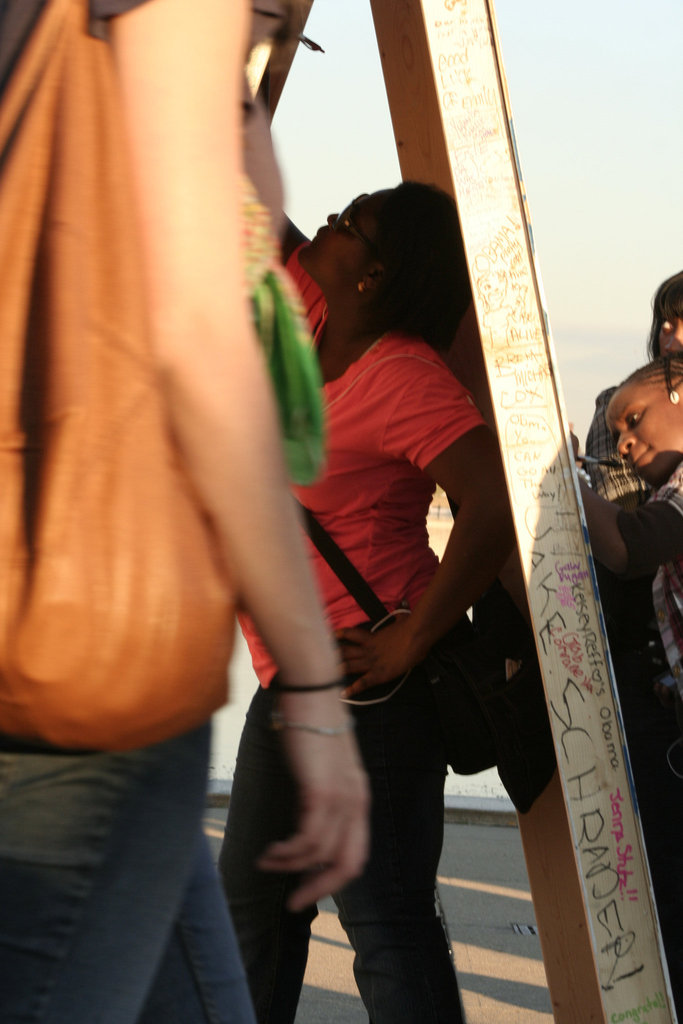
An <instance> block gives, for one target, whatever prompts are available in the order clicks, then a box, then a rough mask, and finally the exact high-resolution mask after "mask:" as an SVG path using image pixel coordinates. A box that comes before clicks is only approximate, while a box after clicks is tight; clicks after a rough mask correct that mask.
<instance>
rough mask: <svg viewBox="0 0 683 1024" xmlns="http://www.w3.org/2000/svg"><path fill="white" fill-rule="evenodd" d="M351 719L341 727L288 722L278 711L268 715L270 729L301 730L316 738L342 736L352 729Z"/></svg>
mask: <svg viewBox="0 0 683 1024" xmlns="http://www.w3.org/2000/svg"><path fill="white" fill-rule="evenodd" d="M353 726H354V721H353V718H351V717H349V718H347V719H346V721H345V722H342V724H341V725H309V723H308V722H290V721H289V719H287V718H285V716H284V715H283V714H281V712H279V711H272V712H271V715H270V727H271V729H301V730H302V731H303V732H313V733H315V734H316V735H317V736H343V734H344V733H345V732H350V731H351V729H353Z"/></svg>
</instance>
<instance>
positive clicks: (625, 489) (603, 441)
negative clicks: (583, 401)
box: [584, 388, 650, 512]
mask: <svg viewBox="0 0 683 1024" xmlns="http://www.w3.org/2000/svg"><path fill="white" fill-rule="evenodd" d="M616 390H617V389H616V388H608V389H607V390H606V391H601V392H600V394H599V395H598V397H597V398H596V399H595V414H594V415H593V422H592V423H591V425H590V429H589V431H588V437H587V438H586V455H592V456H593V458H596V459H618V458H619V452H618V451H617V447H616V445H615V443H614V440H613V438H612V435H611V434H610V432H609V430H608V429H607V422H606V420H605V412H606V411H607V406H608V405H609V400H610V398H611V397H612V395H613V394H614V392H615V391H616ZM584 469H585V471H586V473H587V474H588V479H589V480H590V482H591V487H592V488H593V490H594V491H595V492H596V494H599V495H600V496H601V497H602V498H606V499H607V501H614V502H616V503H617V504H618V505H620V506H621V507H622V508H623V509H625V510H626V511H627V512H632V511H633V510H634V509H636V508H637V507H638V505H642V503H643V502H644V501H647V499H648V497H649V496H650V489H649V487H648V486H647V484H646V483H644V482H643V481H642V480H641V479H640V477H639V476H637V475H636V474H635V473H634V472H633V470H632V469H630V468H629V467H628V466H627V465H626V463H625V462H624V463H622V464H621V465H620V466H596V465H595V464H594V463H586V464H585V466H584Z"/></svg>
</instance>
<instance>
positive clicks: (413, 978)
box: [219, 675, 463, 1024]
mask: <svg viewBox="0 0 683 1024" xmlns="http://www.w3.org/2000/svg"><path fill="white" fill-rule="evenodd" d="M271 701H272V698H271V695H270V693H269V692H268V691H267V690H260V691H259V692H258V693H257V694H256V696H255V697H254V699H253V701H252V704H251V707H250V709H249V712H248V714H247V721H246V725H245V728H244V732H243V734H242V739H241V742H240V747H239V752H238V756H237V765H236V769H235V777H234V782H233V788H232V794H231V798H230V810H229V814H228V821H227V825H226V832H225V839H224V841H223V848H222V850H221V855H220V859H219V867H220V870H221V874H222V876H223V884H224V886H225V890H226V893H227V896H228V902H229V905H230V911H231V914H232V917H233V921H234V923H235V930H236V931H237V936H238V939H239V942H240V948H241V951H242V958H243V960H244V964H245V967H246V970H247V975H248V977H249V984H250V988H251V992H252V998H253V1000H254V1006H255V1009H256V1016H257V1019H258V1021H259V1024H291V1022H292V1021H293V1020H294V1018H295V1015H296V1006H297V1002H298V999H299V994H300V991H301V986H302V983H303V976H304V971H305V966H306V959H307V955H308V943H309V937H310V926H311V922H312V921H313V919H314V918H315V915H316V910H315V908H312V909H310V910H308V911H305V912H303V913H297V914H293V913H291V912H290V911H288V910H287V909H286V907H285V905H284V904H285V900H286V898H287V895H288V893H289V892H290V891H291V889H292V887H293V886H294V884H295V883H296V878H293V877H292V876H289V875H272V874H267V873H265V872H260V871H258V870H257V869H256V868H255V867H254V861H255V858H256V857H257V856H258V854H259V853H261V852H262V850H263V849H264V847H265V846H266V845H267V844H268V843H269V842H271V841H272V840H274V839H279V838H284V837H285V836H287V835H289V834H290V833H291V831H292V829H293V827H294V822H295V816H296V792H295V788H294V786H293V784H292V780H291V778H290V776H289V773H288V771H287V766H286V763H285V761H284V758H283V756H282V753H281V750H280V747H279V743H278V736H277V734H276V733H274V732H273V731H272V729H270V728H269V714H270V708H271ZM352 711H353V714H354V717H355V720H356V733H357V737H358V741H359V745H360V749H361V754H362V757H363V760H364V763H365V767H366V769H367V771H368V774H369V778H370V783H371V791H372V812H371V813H372V817H371V853H370V858H369V862H368V864H367V867H366V869H365V871H364V873H363V875H362V876H361V877H360V878H359V879H357V880H355V881H354V882H352V883H350V884H349V885H347V886H346V887H345V888H344V889H343V890H342V891H341V892H339V893H338V894H337V895H336V897H335V902H336V904H337V908H338V910H339V919H340V922H341V924H342V926H343V928H344V930H345V931H346V934H347V935H348V938H349V941H350V943H351V945H352V946H353V949H354V951H355V961H354V974H355V977H356V983H357V985H358V989H359V991H360V995H361V998H362V999H363V1002H364V1004H365V1007H366V1009H367V1011H368V1014H369V1017H370V1020H371V1021H372V1024H446V1022H447V1024H460V1022H462V1019H463V1018H462V1014H461V1009H460V997H459V992H458V985H457V980H456V977H455V972H454V969H453V965H452V961H451V959H450V951H449V949H448V945H447V942H446V939H445V935H444V931H443V927H442V925H441V921H440V919H439V917H438V915H437V913H436V909H435V902H434V892H435V885H436V872H437V868H438V863H439V857H440V855H441V846H442V842H443V786H444V778H445V774H446V759H445V754H444V751H443V745H442V742H441V739H440V736H439V732H438V725H437V719H436V708H435V705H434V699H433V696H432V693H431V689H430V687H429V684H428V683H427V682H426V680H424V679H423V678H422V677H420V676H419V675H418V676H417V677H416V678H415V679H414V680H411V681H409V682H408V683H406V684H405V685H404V686H403V688H402V689H401V690H399V692H398V693H397V694H396V695H395V696H394V697H393V698H392V699H391V700H390V701H388V702H387V703H384V704H378V705H374V706H366V707H353V708H352Z"/></svg>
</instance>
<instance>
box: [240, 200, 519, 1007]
mask: <svg viewBox="0 0 683 1024" xmlns="http://www.w3.org/2000/svg"><path fill="white" fill-rule="evenodd" d="M303 241H305V240H304V239H303V237H302V236H301V235H299V234H298V232H296V229H294V228H293V227H292V226H291V225H290V230H289V231H288V235H287V240H286V243H285V246H284V253H283V255H284V258H285V259H286V260H287V265H288V269H289V270H290V273H291V274H292V277H293V278H294V280H295V282H296V284H297V286H298V289H299V291H300V293H301V296H302V299H303V302H304V305H305V307H306V311H307V313H308V316H309V322H310V325H311V329H312V331H313V333H314V336H315V340H316V344H317V349H318V354H319V357H320V365H321V368H322V374H323V379H324V388H325V399H326V405H327V417H328V459H327V465H326V469H325V473H324V475H323V477H322V478H321V479H320V480H319V481H318V482H317V483H316V484H314V485H313V486H310V487H298V488H296V494H297V497H298V498H299V499H300V500H301V502H302V503H303V504H304V505H306V506H307V507H308V508H310V509H311V510H312V511H313V512H314V514H315V515H316V517H317V518H318V520H319V521H320V522H321V523H322V525H323V526H324V527H325V528H326V529H327V531H328V532H329V533H330V535H331V536H332V537H333V538H334V540H336V542H337V543H338V545H339V546H340V547H341V549H342V550H343V551H344V552H345V553H346V555H347V556H348V557H349V558H350V559H351V561H352V562H353V563H354V565H355V566H356V568H357V569H358V570H359V571H360V572H361V573H362V575H363V576H364V577H365V579H366V580H367V581H368V583H369V584H370V585H371V586H372V588H373V589H374V591H375V593H376V594H377V595H378V597H379V598H380V600H381V601H382V602H383V603H384V605H385V606H386V607H387V608H389V609H390V610H391V611H396V610H397V609H401V610H402V611H405V610H407V609H409V610H410V614H400V613H398V614H396V616H395V618H394V621H393V622H392V623H391V624H390V625H388V626H387V627H386V628H384V629H383V630H382V631H380V632H376V633H373V634H370V633H369V632H368V631H367V630H365V629H362V628H358V627H359V624H360V623H361V622H362V621H363V620H364V619H365V618H366V616H364V614H363V613H362V612H361V611H360V609H359V607H358V605H357V604H356V602H355V601H354V599H353V598H352V597H351V596H350V595H349V594H348V592H347V591H346V590H345V588H344V586H343V585H342V584H341V583H340V582H339V580H338V579H337V578H336V576H335V575H334V573H333V572H332V571H331V570H330V569H329V567H328V566H327V565H326V563H325V562H324V561H323V560H322V558H321V556H320V555H319V554H318V553H317V552H316V551H315V550H314V549H313V548H312V547H311V557H312V559H313V561H314V567H315V570H316V575H317V579H318V583H319V586H320V588H321V591H322V594H323V598H324V601H325V606H326V610H327V614H328V618H329V620H330V622H331V624H332V625H333V627H334V628H335V629H336V630H337V633H338V636H339V638H340V640H341V641H342V651H343V657H344V660H345V667H346V670H347V672H348V673H349V675H350V676H351V677H352V678H349V680H348V682H347V686H346V688H345V689H344V691H343V693H342V696H343V697H344V698H345V699H347V700H351V701H353V702H354V703H352V705H351V707H352V710H353V714H354V717H355V722H356V731H357V736H358V741H359V746H360V749H361V753H362V755H363V759H364V763H365V767H366V769H367V771H368V774H369V777H370V781H371V787H372V819H371V836H372V838H371V854H370V859H369V862H368V866H367V869H366V870H365V872H364V874H363V875H362V876H361V877H360V878H359V879H358V880H357V881H355V882H353V883H351V884H349V885H347V886H346V887H345V888H344V889H343V890H342V891H341V892H339V893H338V894H337V895H336V897H335V900H336V903H337V907H338V909H339V916H340V921H341V923H342V925H343V926H344V928H345V930H346V932H347V934H348V936H349V940H350V942H351V944H352V946H353V947H354V950H355V953H356V959H355V974H356V980H357V983H358V987H359V990H360V993H361V996H362V998H363V1001H364V1003H365V1005H366V1007H367V1009H368V1013H369V1016H370V1018H371V1020H372V1021H373V1024H432V1022H433V1024H441V1022H443V1024H445V1022H448V1024H453V1022H456V1024H457V1022H458V1021H461V1020H462V1015H461V1009H460V1000H459V993H458V985H457V981H456V977H455V973H454V970H453V967H452V962H451V959H450V955H449V949H448V945H447V943H446V941H445V938H444V932H443V928H442V926H441V923H440V920H439V918H438V916H437V914H436V911H435V907H434V887H435V883H436V870H437V866H438V861H439V856H440V852H441V844H442V839H443V785H444V778H445V774H446V756H445V753H444V747H443V741H442V738H441V734H440V729H439V721H438V716H437V711H436V707H435V704H434V699H433V694H432V692H431V689H430V685H429V682H428V679H427V678H426V676H425V674H424V673H423V672H422V671H421V669H420V662H421V661H422V659H423V658H424V657H425V655H426V654H427V652H428V651H429V650H430V648H431V647H432V646H433V644H434V643H435V642H436V641H437V640H439V639H440V638H442V637H443V636H444V635H445V634H446V633H447V632H448V631H449V630H450V629H451V628H452V627H454V626H455V624H456V623H457V622H458V621H459V620H460V619H461V618H462V616H463V615H464V614H465V613H466V611H467V609H468V608H469V607H470V606H471V605H472V603H473V602H474V601H475V600H476V599H477V598H478V597H479V596H480V595H481V594H482V593H483V591H484V590H485V589H487V587H488V586H489V585H490V584H491V583H492V582H493V580H494V579H495V577H496V576H497V575H498V572H499V571H500V569H501V567H502V565H503V563H504V561H505V560H506V558H507V556H508V555H509V553H510V550H511V548H512V544H513V534H512V524H511V520H510V516H509V509H508V502H507V496H506V488H505V483H504V479H503V472H502V467H501V462H500V456H499V451H498V446H497V442H496V440H495V437H494V436H493V434H492V433H491V431H490V430H489V428H488V427H487V426H485V425H484V422H483V420H482V418H481V416H480V414H479V412H478V411H477V409H476V408H475V406H474V403H473V401H472V398H471V396H470V395H469V393H468V392H467V391H466V390H465V388H464V387H463V386H462V385H461V384H460V383H459V382H458V381H457V380H456V378H455V377H454V376H453V374H452V373H451V371H450V370H449V369H448V368H447V366H446V365H445V363H444V362H443V360H442V359H441V357H440V356H439V355H438V352H437V350H438V349H443V348H446V347H447V346H449V345H450V344H451V342H452V341H453V338H454V336H455V334H456V330H457V328H458V325H459V323H460V321H461V319H462V317H463V315H464V313H465V311H466V309H467V307H468V306H469V303H470V298H471V297H470V288H469V281H468V276H467V268H466V264H465V258H464V253H463V249H462V241H461V237H460V230H459V225H458V219H457V214H456V211H455V206H454V204H453V202H452V201H451V199H450V198H449V197H448V196H446V195H445V194H444V193H442V192H441V191H439V190H437V189H435V188H432V187H429V186H426V185H421V184H416V183H412V182H408V183H404V184H402V185H400V186H399V187H398V188H396V189H392V190H387V191H382V192H377V193H375V194H374V195H370V196H360V197H359V198H358V199H355V200H354V201H353V202H352V203H351V204H350V205H349V206H348V207H347V208H346V209H345V210H344V211H343V212H342V213H341V214H339V215H332V216H330V217H329V218H328V221H327V224H326V225H325V226H323V227H322V228H320V230H319V231H318V232H317V234H316V236H315V238H314V239H313V240H312V241H311V242H310V243H309V244H307V245H305V246H302V245H301V243H302V242H303ZM437 483H438V484H440V485H441V486H442V487H443V489H444V490H445V491H446V492H447V493H448V494H449V496H450V497H451V498H452V499H453V501H454V502H455V503H456V504H457V506H458V508H459V511H458V515H457V516H456V519H455V522H454V525H453V528H452V532H451V536H450V539H449V542H448V545H447V547H446V551H445V554H444V557H443V559H442V561H441V562H440V563H439V561H438V559H437V558H436V556H435V555H434V553H433V552H432V551H431V549H430V548H429V542H428V535H427V529H426V515H427V511H428V508H429V504H430V501H431V497H432V494H433V492H434V487H435V484H437ZM273 571H274V572H275V571H277V569H276V567H275V566H274V567H273ZM292 599H293V600H295V595H292ZM242 626H243V629H244V631H245V634H246V636H247V640H248V642H249V646H250V649H251V653H252V658H253V661H254V666H255V668H256V671H257V674H258V675H259V679H260V681H261V683H262V686H261V688H260V690H259V692H258V693H257V694H256V696H255V698H254V701H253V702H252V706H251V708H250V710H249V713H248V716H247V723H246V726H245V730H244V734H243V737H242V742H241V744H240V750H239V754H238V760H237V766H236V770H235V778H234V783H233V790H232V796H231V803H230V814H229V818H228V824H227V826H226V837H225V841H224V845H223V850H222V852H221V859H220V865H221V869H222V873H223V877H224V882H225V887H226V892H227V895H228V899H229V902H230V907H231V911H232V914H233V919H234V922H235V926H236V929H237V933H238V937H239V940H240V943H241V948H242V955H243V958H244V961H245V966H246V969H247V973H248V975H249V980H250V986H251V991H252V996H253V999H254V1002H255V1006H256V1012H257V1017H258V1020H259V1022H261V1024H266V1022H268V1024H274V1022H278V1024H280V1022H282V1024H284V1022H292V1021H293V1020H294V1017H295V1014H296V1006H297V1001H298V998H299V992H300V989H301V984H302V981H303V974H304V969H305V964H306V957H307V951H308V941H309V935H310V922H311V920H312V919H313V916H315V912H314V911H305V912H292V911H291V910H289V909H288V906H287V899H288V893H289V892H290V891H291V890H292V889H293V888H294V887H295V884H296V879H295V878H294V877H292V876H289V875H286V874H282V875H280V876H277V875H276V876H273V875H272V873H269V874H266V873H264V872H259V870H258V868H255V867H254V861H255V859H256V857H257V855H258V853H259V851H260V849H261V848H263V847H265V846H266V845H267V844H268V842H270V841H272V840H273V839H276V838H285V837H286V836H287V835H288V834H289V832H290V830H291V828H292V827H293V821H294V815H295V810H296V805H295V791H294V790H293V787H292V784H291V781H290V778H289V773H288V770H287V767H286V764H285V762H284V761H283V759H282V756H281V753H280V750H279V746H278V737H277V734H276V733H274V732H273V730H272V726H271V707H272V691H273V689H276V688H277V672H278V666H277V665H276V664H275V662H274V661H273V659H272V658H271V656H270V654H269V652H268V651H267V649H266V648H265V646H264V644H263V643H262V642H261V640H260V638H259V637H258V635H257V633H256V632H255V630H254V628H253V625H252V624H251V623H250V622H249V621H248V620H246V619H245V620H243V622H242ZM406 673H409V674H408V675H407V678H406V680H405V682H404V683H403V684H402V685H401V686H400V687H398V688H396V687H395V686H394V685H391V686H385V685H384V684H386V683H388V682H390V681H391V680H396V679H400V678H402V677H403V676H404V675H406ZM274 679H275V685H274V686H271V685H270V684H271V683H272V681H273V680H274ZM387 694H388V696H387ZM292 727H296V723H293V725H292ZM321 742H335V741H334V738H332V737H330V738H322V737H321Z"/></svg>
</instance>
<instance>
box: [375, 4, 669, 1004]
mask: <svg viewBox="0 0 683 1024" xmlns="http://www.w3.org/2000/svg"><path fill="white" fill-rule="evenodd" d="M371 6H372V11H373V17H374V21H375V29H376V33H377V39H378V44H379V49H380V55H381V58H382V63H383V68H384V78H385V84H386V88H387V94H388V98H389V105H390V109H391V115H392V120H393V125H394V134H395V137H396V144H397V149H398V155H399V160H400V163H401V169H402V173H403V176H404V177H405V178H413V179H417V180H422V181H429V182H433V183H435V184H438V185H440V186H441V187H442V188H444V189H445V190H446V191H448V192H450V193H451V194H452V195H453V196H454V197H455V199H456V202H457V206H458V213H459V216H460V223H461V227H462V232H463V239H464V243H465V249H466V253H467V258H468V265H469V269H470V277H471V282H472V290H473V295H474V305H475V311H476V320H477V324H478V333H479V342H480V346H481V351H482V352H483V357H484V367H485V371H486V379H487V382H488V390H489V392H490V396H491V402H492V407H493V412H494V415H495V421H496V425H497V430H498V436H499V440H500V443H501V451H502V453H503V458H504V462H505V467H506V474H507V481H508V489H509V493H510V498H511V503H512V506H513V514H514V518H515V526H516V531H517V540H518V547H519V552H520V557H521V561H522V565H523V569H524V575H525V580H526V586H527V595H528V600H529V606H530V610H531V614H532V619H533V624H534V632H535V636H536V642H537V647H538V651H539V657H540V659H541V665H542V668H543V674H544V680H545V686H546V693H547V698H548V702H549V708H550V714H551V721H552V725H553V733H554V736H555V744H556V749H557V753H558V763H559V782H560V784H559V785H558V784H557V783H556V782H555V783H551V785H550V786H549V787H548V789H547V791H546V793H544V794H543V796H542V797H541V799H540V801H539V802H538V804H537V805H536V806H535V807H534V808H533V809H532V811H531V812H530V813H529V814H528V815H526V816H523V817H522V818H520V827H521V829H522V837H523V842H524V847H525V852H526V856H527V865H528V869H529V877H530V882H531V886H532V893H533V895H534V903H535V908H536V913H537V917H538V920H539V925H540V930H541V937H542V944H543V951H544V960H545V964H546V972H547V975H548V983H549V987H550V993H551V998H552V1001H553V1007H554V1012H555V1020H556V1021H558V1022H561V1024H588V1022H593V1021H595V1022H599V1021H605V1022H609V1024H611V1022H612V1021H623V1020H641V1021H642V1022H643V1024H645V1022H647V1024H655V1022H656V1024H670V1022H675V1020H676V1017H675V1013H674V1010H673V1001H672V999H671V994H670V989H669V985H668V975H667V971H666V966H665V962H664V959H663V951H662V947H661V938H660V936H659V929H658V925H657V919H656V911H655V908H654V901H653V897H652V888H651V883H650V878H649V871H648V866H647V859H646V856H645V853H644V847H643V842H642V833H641V830H640V823H639V820H638V817H637V813H636V811H635V809H634V804H633V800H632V792H631V780H630V771H629V768H628V764H627V757H626V754H625V752H624V748H623V739H622V729H621V726H620V713H619V710H618V701H617V699H616V697H615V686H614V679H613V673H612V669H611V663H610V659H609V653H608V651H607V646H606V639H605V633H604V626H603V622H602V617H601V614H600V610H599V603H598V601H597V598H596V590H595V574H594V569H593V564H592V560H591V558H590V554H589V551H588V549H587V546H586V541H585V537H586V535H587V533H586V528H585V522H584V519H583V512H582V507H581V502H580V498H579V496H578V488H577V486H576V473H575V469H574V464H573V459H572V457H571V454H570V452H569V451H568V447H567V442H566V436H567V433H566V427H565V419H564V413H563V407H562V400H561V397H560V395H559V386H558V381H557V375H556V371H555V367H554V361H553V353H552V345H551V341H550V338H549V329H548V321H547V316H546V312H545V308H544V303H543V296H542V291H541V285H540V279H539V276H538V273H537V268H536V265H535V253H534V249H533V242H532V235H531V227H530V221H529V217H528V211H527V208H526V198H525V194H524V188H523V184H522V181H521V177H520V175H519V169H518V166H517V153H516V148H515V141H514V135H513V131H512V123H511V119H510V112H509V103H508V98H507V91H506V85H505V77H504V72H503V67H502V62H501V59H500V49H499V46H498V40H497V34H496V28H495V21H494V14H493V9H492V3H491V2H488V0H371ZM468 355H469V361H470V363H471V366H472V367H473V368H474V369H475V370H476V353H473V352H470V353H469V354H468ZM465 362H467V359H465ZM479 377H480V379H479V383H481V374H480V375H479ZM466 382H467V381H466ZM473 382H474V383H476V374H475V377H474V378H473V379H472V381H470V383H473ZM479 390H480V391H481V389H479Z"/></svg>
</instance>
